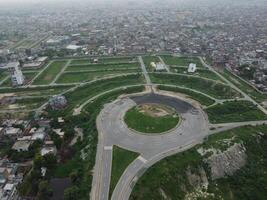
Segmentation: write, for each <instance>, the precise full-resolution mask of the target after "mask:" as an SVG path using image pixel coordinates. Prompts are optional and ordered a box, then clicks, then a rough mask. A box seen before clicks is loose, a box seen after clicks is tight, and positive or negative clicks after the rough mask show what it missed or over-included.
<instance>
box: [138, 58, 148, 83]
mask: <svg viewBox="0 0 267 200" xmlns="http://www.w3.org/2000/svg"><path fill="white" fill-rule="evenodd" d="M138 60H139V62H140V64H141V68H142V71H143V74H144V76H145V79H146V83H147V84H148V85H151V80H150V77H149V75H148V73H147V70H146V66H145V63H144V61H143V58H142V56H138Z"/></svg>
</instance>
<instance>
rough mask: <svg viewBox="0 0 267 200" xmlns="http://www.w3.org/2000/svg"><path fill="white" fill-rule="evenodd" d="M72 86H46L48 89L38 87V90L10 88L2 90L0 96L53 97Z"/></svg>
mask: <svg viewBox="0 0 267 200" xmlns="http://www.w3.org/2000/svg"><path fill="white" fill-rule="evenodd" d="M69 88H70V86H53V87H52V86H50V87H49V86H46V87H36V88H8V89H0V94H4V93H14V94H15V95H16V96H45V95H47V96H51V95H55V94H59V93H61V92H63V91H65V90H67V89H69Z"/></svg>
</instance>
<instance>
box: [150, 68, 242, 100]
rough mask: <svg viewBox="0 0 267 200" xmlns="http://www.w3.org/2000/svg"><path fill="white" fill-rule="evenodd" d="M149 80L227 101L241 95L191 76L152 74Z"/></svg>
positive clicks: (225, 87) (213, 82) (212, 82)
mask: <svg viewBox="0 0 267 200" xmlns="http://www.w3.org/2000/svg"><path fill="white" fill-rule="evenodd" d="M150 78H151V80H152V82H153V83H156V84H168V85H176V86H182V87H186V88H190V89H195V90H198V91H200V92H203V93H205V94H208V95H210V96H212V97H214V98H217V99H229V98H236V97H240V96H241V94H239V93H238V92H237V91H235V90H233V89H232V88H230V87H229V86H227V85H224V84H221V83H219V82H215V81H211V80H204V79H202V78H198V77H193V76H185V75H175V74H154V73H152V74H150Z"/></svg>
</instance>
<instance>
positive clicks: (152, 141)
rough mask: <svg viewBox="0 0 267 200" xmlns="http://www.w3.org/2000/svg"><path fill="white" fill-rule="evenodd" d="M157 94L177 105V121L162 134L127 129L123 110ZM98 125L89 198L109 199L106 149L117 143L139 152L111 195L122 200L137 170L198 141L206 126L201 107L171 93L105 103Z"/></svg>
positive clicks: (109, 158) (109, 167)
mask: <svg viewBox="0 0 267 200" xmlns="http://www.w3.org/2000/svg"><path fill="white" fill-rule="evenodd" d="M153 95H156V94H153ZM157 98H158V100H159V101H161V102H162V103H166V104H168V105H169V104H172V106H173V107H175V108H176V109H177V111H178V112H179V113H180V116H181V119H182V121H181V123H180V125H179V126H178V127H177V128H176V129H174V130H172V131H170V132H168V133H166V134H164V135H153V136H152V135H150V136H147V135H143V134H138V133H136V132H135V131H132V130H129V129H128V128H127V126H126V125H125V124H124V121H123V116H124V113H125V112H126V111H127V110H129V109H130V108H132V107H133V106H135V105H137V104H139V103H143V102H149V101H152V100H153V99H154V100H155V99H157ZM97 128H98V131H99V133H100V137H99V144H98V149H97V159H96V165H95V168H94V178H93V189H92V193H91V199H97V200H99V199H101V200H107V199H108V198H107V197H108V193H109V190H108V187H109V182H110V179H109V177H110V170H109V169H111V164H112V162H111V161H112V154H111V153H110V151H108V150H105V149H109V147H111V146H113V145H117V146H120V147H122V148H125V149H128V150H131V151H135V152H139V153H140V157H139V158H138V159H137V160H135V161H134V162H133V163H132V164H131V165H130V166H129V168H128V169H127V170H126V171H125V174H124V176H122V178H121V180H120V181H119V183H118V185H117V186H116V188H115V190H114V193H113V196H112V199H114V200H115V199H116V200H120V199H121V200H125V199H127V197H128V196H129V195H130V191H131V189H130V185H131V183H132V180H133V179H134V177H135V176H136V175H137V174H139V173H140V171H141V172H142V170H143V169H144V168H147V167H149V166H150V165H152V164H153V163H154V162H155V161H157V160H160V159H162V158H164V157H165V156H167V155H169V154H170V153H169V152H171V154H172V153H175V152H177V150H181V149H182V148H185V147H186V146H188V145H190V144H191V143H192V142H195V141H197V142H201V141H202V139H203V138H204V137H205V136H206V135H207V133H208V128H209V126H208V124H207V121H206V116H205V113H204V112H203V111H202V110H201V109H200V108H195V107H193V106H192V105H191V104H188V103H186V102H184V101H181V100H178V99H175V98H173V97H167V98H164V97H157V95H156V97H155V96H153V97H152V98H144V99H140V98H139V99H135V98H133V99H131V98H123V99H119V100H117V101H115V102H113V103H110V104H107V105H106V106H105V107H104V109H103V110H102V111H101V113H100V114H99V116H98V118H97ZM196 130H197V131H196ZM126 191H129V192H126Z"/></svg>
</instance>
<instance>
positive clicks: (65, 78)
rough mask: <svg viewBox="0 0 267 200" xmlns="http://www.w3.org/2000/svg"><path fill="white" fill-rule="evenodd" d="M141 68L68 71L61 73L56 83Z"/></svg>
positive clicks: (136, 70)
mask: <svg viewBox="0 0 267 200" xmlns="http://www.w3.org/2000/svg"><path fill="white" fill-rule="evenodd" d="M140 70H141V69H126V70H106V71H93V72H69V73H63V74H62V75H61V76H60V77H59V79H58V80H57V83H78V82H85V81H92V80H95V79H99V78H104V77H107V76H112V75H119V74H127V73H137V72H139V71H140Z"/></svg>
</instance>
